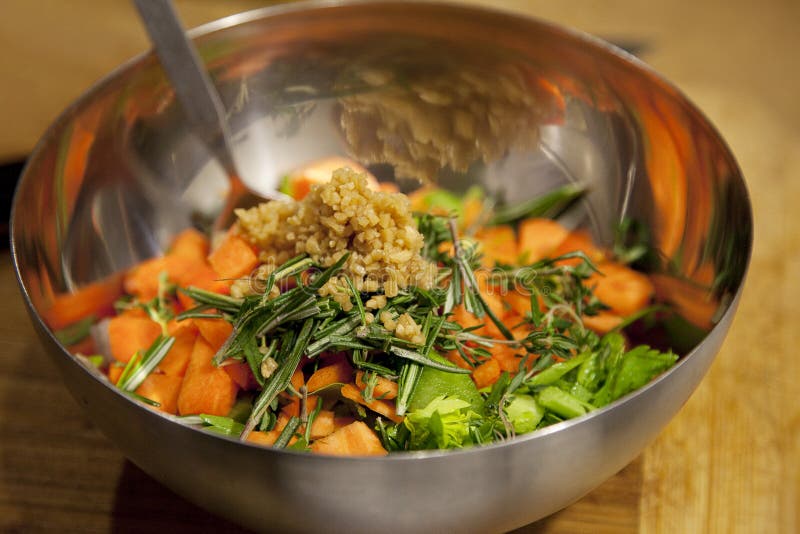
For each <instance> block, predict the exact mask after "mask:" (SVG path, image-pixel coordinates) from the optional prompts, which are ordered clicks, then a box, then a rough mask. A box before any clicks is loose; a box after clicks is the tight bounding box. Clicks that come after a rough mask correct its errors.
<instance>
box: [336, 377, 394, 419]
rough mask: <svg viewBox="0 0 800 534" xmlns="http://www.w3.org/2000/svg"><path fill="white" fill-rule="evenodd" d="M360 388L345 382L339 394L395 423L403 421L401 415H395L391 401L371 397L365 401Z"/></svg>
mask: <svg viewBox="0 0 800 534" xmlns="http://www.w3.org/2000/svg"><path fill="white" fill-rule="evenodd" d="M361 393H362V392H361V390H360V389H358V388H357V387H356V386H355V385H353V384H345V385H344V386H342V390H341V394H342V397H344V398H346V399H350V400H351V401H354V402H357V403H359V404H362V405H364V406H366V407H367V408H369V409H370V410H372V411H373V412H375V413H379V414H381V415H382V416H384V417H386V418H387V419H390V420H392V421H394V422H395V423H400V422H402V421H403V416H401V415H397V410H396V409H395V404H394V402H392V401H386V400H381V399H373V400H372V401H370V402H367V401H366V400H365V399H364V396H363V395H362V394H361Z"/></svg>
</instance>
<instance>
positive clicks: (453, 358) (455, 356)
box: [444, 350, 472, 371]
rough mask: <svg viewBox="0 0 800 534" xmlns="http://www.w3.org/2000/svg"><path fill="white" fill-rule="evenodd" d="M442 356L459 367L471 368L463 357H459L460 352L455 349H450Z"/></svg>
mask: <svg viewBox="0 0 800 534" xmlns="http://www.w3.org/2000/svg"><path fill="white" fill-rule="evenodd" d="M444 357H445V358H447V360H448V361H450V363H452V364H454V365H457V366H458V367H461V368H462V369H469V370H470V371H471V370H472V367H470V365H469V364H468V363H467V362H465V361H464V358H462V357H461V354H459V353H458V351H457V350H450V351H447V352H446V353H445V354H444Z"/></svg>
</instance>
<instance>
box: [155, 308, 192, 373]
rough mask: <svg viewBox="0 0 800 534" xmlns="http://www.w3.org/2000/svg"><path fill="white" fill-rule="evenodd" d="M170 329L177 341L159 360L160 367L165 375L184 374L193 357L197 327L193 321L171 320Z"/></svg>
mask: <svg viewBox="0 0 800 534" xmlns="http://www.w3.org/2000/svg"><path fill="white" fill-rule="evenodd" d="M168 330H169V334H170V335H171V336H174V337H175V343H173V344H172V348H170V349H169V352H167V354H166V356H164V359H163V360H161V361H160V362H159V364H158V369H159V370H160V371H161V372H162V373H164V374H165V375H170V376H183V375H184V374H186V367H187V366H188V365H189V359H190V358H191V357H192V350H194V342H195V340H196V339H197V327H195V326H194V324H193V323H192V322H191V321H180V322H177V321H171V322H170V323H169V325H168Z"/></svg>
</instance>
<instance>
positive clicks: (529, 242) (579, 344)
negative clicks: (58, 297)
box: [51, 176, 677, 455]
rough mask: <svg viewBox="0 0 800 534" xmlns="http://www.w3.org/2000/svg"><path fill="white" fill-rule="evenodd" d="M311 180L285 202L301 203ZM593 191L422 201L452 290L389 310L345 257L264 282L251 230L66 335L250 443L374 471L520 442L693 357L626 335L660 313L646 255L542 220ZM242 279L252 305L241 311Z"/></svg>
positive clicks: (97, 300)
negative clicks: (355, 458)
mask: <svg viewBox="0 0 800 534" xmlns="http://www.w3.org/2000/svg"><path fill="white" fill-rule="evenodd" d="M314 180H315V181H318V178H314ZM309 181H310V179H309V178H308V177H304V176H295V177H293V178H291V179H289V180H288V181H287V182H286V183H285V190H286V191H287V192H290V193H292V194H293V195H295V196H298V197H299V196H302V195H304V194H306V193H307V192H308V191H309V190H311V188H312V187H316V186H315V185H313V184H312V183H309ZM374 186H375V187H382V188H386V187H391V186H386V185H383V184H378V183H377V181H375V182H374ZM581 193H582V192H581V191H580V189H578V188H574V187H564V188H562V189H559V190H557V191H554V192H552V193H551V194H549V195H546V196H544V197H541V198H538V199H534V200H533V201H531V202H528V203H526V204H525V205H522V206H514V207H510V208H493V207H492V206H491V205H490V203H489V202H487V201H486V198H485V196H484V195H483V194H482V193H481V192H480V191H478V190H472V191H470V192H468V193H467V194H466V195H464V196H460V197H457V196H454V195H452V194H450V193H448V192H446V191H444V190H441V189H436V188H434V187H426V188H423V189H420V190H419V191H416V192H414V193H412V194H410V195H409V196H410V201H411V207H412V209H414V210H415V212H414V213H415V221H416V223H417V227H418V230H419V232H420V233H421V234H422V235H423V236H424V246H423V249H422V251H421V254H422V255H423V256H424V257H425V258H427V259H428V260H430V261H431V262H435V265H436V266H437V268H438V273H437V276H436V283H435V284H434V285H433V286H432V287H430V288H428V289H422V288H420V287H417V286H410V287H407V288H405V289H400V290H399V291H398V292H397V294H396V295H394V296H391V297H389V296H387V295H386V294H384V293H383V292H382V291H374V292H370V291H364V290H361V291H359V290H357V289H356V287H355V285H354V284H353V283H352V281H350V280H349V279H348V278H347V276H343V274H342V267H343V265H344V263H345V261H346V259H347V254H345V255H343V256H342V257H341V258H340V259H339V261H337V262H336V263H334V264H332V265H327V266H325V265H318V264H316V263H315V262H314V260H313V259H312V258H311V257H310V256H309V255H307V254H301V255H298V256H296V257H293V258H291V259H289V260H288V261H286V262H284V263H282V264H281V265H278V266H275V268H274V269H272V270H271V271H269V272H267V271H265V270H263V269H261V270H260V269H259V266H260V265H261V263H262V260H261V259H260V258H259V250H258V249H256V248H255V247H254V246H253V245H252V244H251V243H250V242H248V241H247V240H246V239H244V238H243V237H242V236H241V235H239V234H238V233H236V232H233V231H231V232H228V233H227V234H225V235H224V236H223V237H222V239H221V241H220V242H219V243H218V244H217V245H216V246H215V247H213V248H212V247H211V245H210V241H209V239H208V238H207V237H206V236H205V235H203V234H202V233H200V232H198V231H196V230H187V231H185V232H183V233H182V234H180V235H179V236H177V238H176V239H175V241H174V243H173V244H172V247H171V248H170V250H169V252H168V253H167V254H166V255H164V256H162V257H159V258H154V259H151V260H148V261H146V262H144V263H142V264H139V265H137V266H136V267H134V268H133V269H131V270H130V271H129V272H127V273H125V275H124V277H123V278H122V280H121V281H120V280H115V281H113V282H111V283H110V284H108V283H107V284H105V285H103V284H100V285H98V286H95V287H93V286H90V287H89V288H87V289H86V290H85V292H88V293H90V294H91V298H92V301H91V302H92V304H91V305H86V306H82V305H81V296H80V294H78V295H76V296H75V297H73V301H74V302H72V304H73V306H71V307H69V310H70V311H69V312H68V315H69V316H68V317H61V316H59V315H58V313H55V314H54V315H53V317H52V319H54V322H51V325H53V324H55V325H56V328H59V330H58V332H57V335H58V336H59V339H60V340H61V341H62V343H64V344H65V345H69V346H71V347H72V350H73V351H74V352H76V353H79V354H81V355H85V356H87V358H88V361H89V362H90V363H91V364H92V365H96V366H98V367H100V368H101V369H103V370H104V371H105V373H106V375H107V376H108V379H109V380H110V381H111V382H112V383H113V384H115V385H116V387H118V388H119V389H121V390H122V391H124V392H126V393H127V394H129V395H131V396H133V397H135V398H137V399H139V400H140V401H142V402H144V403H146V404H147V405H149V406H151V407H153V408H154V409H158V410H161V411H163V412H166V413H169V414H173V415H176V416H178V420H180V421H181V422H182V423H184V424H191V425H199V426H202V427H203V428H206V429H207V430H209V431H213V432H218V433H221V434H225V435H229V436H238V437H239V438H240V439H242V440H247V441H249V442H251V443H256V444H262V445H266V446H271V447H278V448H281V447H286V448H291V449H295V450H309V451H312V452H316V453H323V454H339V455H373V454H386V453H387V452H391V451H410V450H422V449H451V448H460V447H467V446H471V445H480V444H486V443H491V442H495V441H498V440H504V439H508V438H512V437H514V436H516V435H519V434H525V433H528V432H532V431H535V430H536V429H539V428H542V427H544V426H547V425H551V424H553V423H557V422H559V421H564V420H567V419H571V418H574V417H578V416H581V415H583V414H586V413H588V412H590V411H592V410H596V409H598V408H600V407H603V406H606V405H607V404H609V403H611V402H613V401H614V400H616V399H618V398H620V397H622V396H623V395H626V394H627V393H629V392H631V391H634V390H635V389H637V388H639V387H641V386H643V385H645V384H646V383H648V382H649V381H650V380H652V379H653V378H654V377H655V376H657V375H658V374H660V373H662V372H663V371H665V370H666V369H668V368H669V367H670V366H671V365H673V364H674V363H675V362H676V360H677V355H676V354H674V353H672V352H669V351H667V352H662V351H660V350H656V349H653V348H650V347H648V346H645V345H638V346H631V344H630V343H629V341H628V340H627V338H626V335H625V333H624V329H625V328H626V327H627V326H628V325H629V324H630V323H632V322H634V321H636V320H638V319H640V318H642V317H644V316H646V315H648V314H650V313H652V312H653V311H656V310H658V305H654V302H653V301H654V288H653V284H652V283H651V281H650V279H649V278H648V277H647V276H646V275H644V274H642V273H640V272H637V271H635V270H633V269H632V268H630V267H628V266H627V265H626V264H625V263H624V262H625V261H628V260H630V259H631V258H632V257H633V256H635V254H636V251H631V250H625V251H615V252H616V254H614V253H611V252H609V251H605V250H602V249H600V248H598V247H597V246H596V245H595V244H594V243H593V242H592V240H591V238H590V237H589V235H588V233H586V232H584V231H580V230H578V231H569V230H567V229H566V228H564V227H563V226H561V225H560V224H559V223H557V222H556V221H554V220H552V219H549V218H546V217H549V216H554V215H557V214H558V212H559V211H561V210H563V209H564V208H565V207H567V206H568V205H569V204H570V203H571V202H572V201H573V200H575V199H576V198H577V197H579V196H580V194H581ZM254 273H255V274H254ZM332 277H339V278H338V279H343V280H345V282H346V283H345V284H344V285H343V286H342V287H341V288H340V290H341V291H343V292H346V293H347V294H348V295H349V302H351V303H352V306H347V307H348V308H349V309H347V310H345V309H344V308H345V307H343V306H342V305H341V299H339V300H337V299H334V298H333V297H332V296H331V295H328V294H326V295H325V296H323V295H322V293H324V292H320V288H322V287H323V286H324V285H325V284H326V283H327V282H328V281H329V280H331V278H332ZM237 280H248V283H249V287H250V288H252V290H251V291H249V292H247V293H246V294H242V295H231V286H232V284H233V283H234V281H237ZM120 284H121V287H122V292H123V293H124V295H123V296H122V297H121V298H120V296H119V285H120ZM87 298H88V297H87ZM112 302H113V313H111V314H110V315H111V316H110V317H106V318H104V319H102V320H100V321H98V320H97V318H98V317H101V316H103V315H108V314H109V305H110V304H112ZM73 308H77V309H78V310H79V311H80V312H75V311H72V310H73ZM403 328H406V329H409V328H410V329H412V330H413V334H414V335H400V332H401V331H402V330H403Z"/></svg>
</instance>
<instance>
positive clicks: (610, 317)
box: [581, 311, 622, 334]
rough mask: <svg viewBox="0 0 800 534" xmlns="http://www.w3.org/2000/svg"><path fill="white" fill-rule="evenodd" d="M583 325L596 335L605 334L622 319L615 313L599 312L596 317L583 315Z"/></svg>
mask: <svg viewBox="0 0 800 534" xmlns="http://www.w3.org/2000/svg"><path fill="white" fill-rule="evenodd" d="M581 319H582V320H583V325H584V326H585V327H586V328H588V329H589V330H592V331H593V332H596V333H598V334H607V333H609V332H610V331H612V330H613V329H615V328H616V327H618V326H619V325H620V323H621V322H622V317H620V316H619V315H617V314H615V313H611V312H607V311H601V312H598V313H597V315H584V316H583V317H582V318H581Z"/></svg>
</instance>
